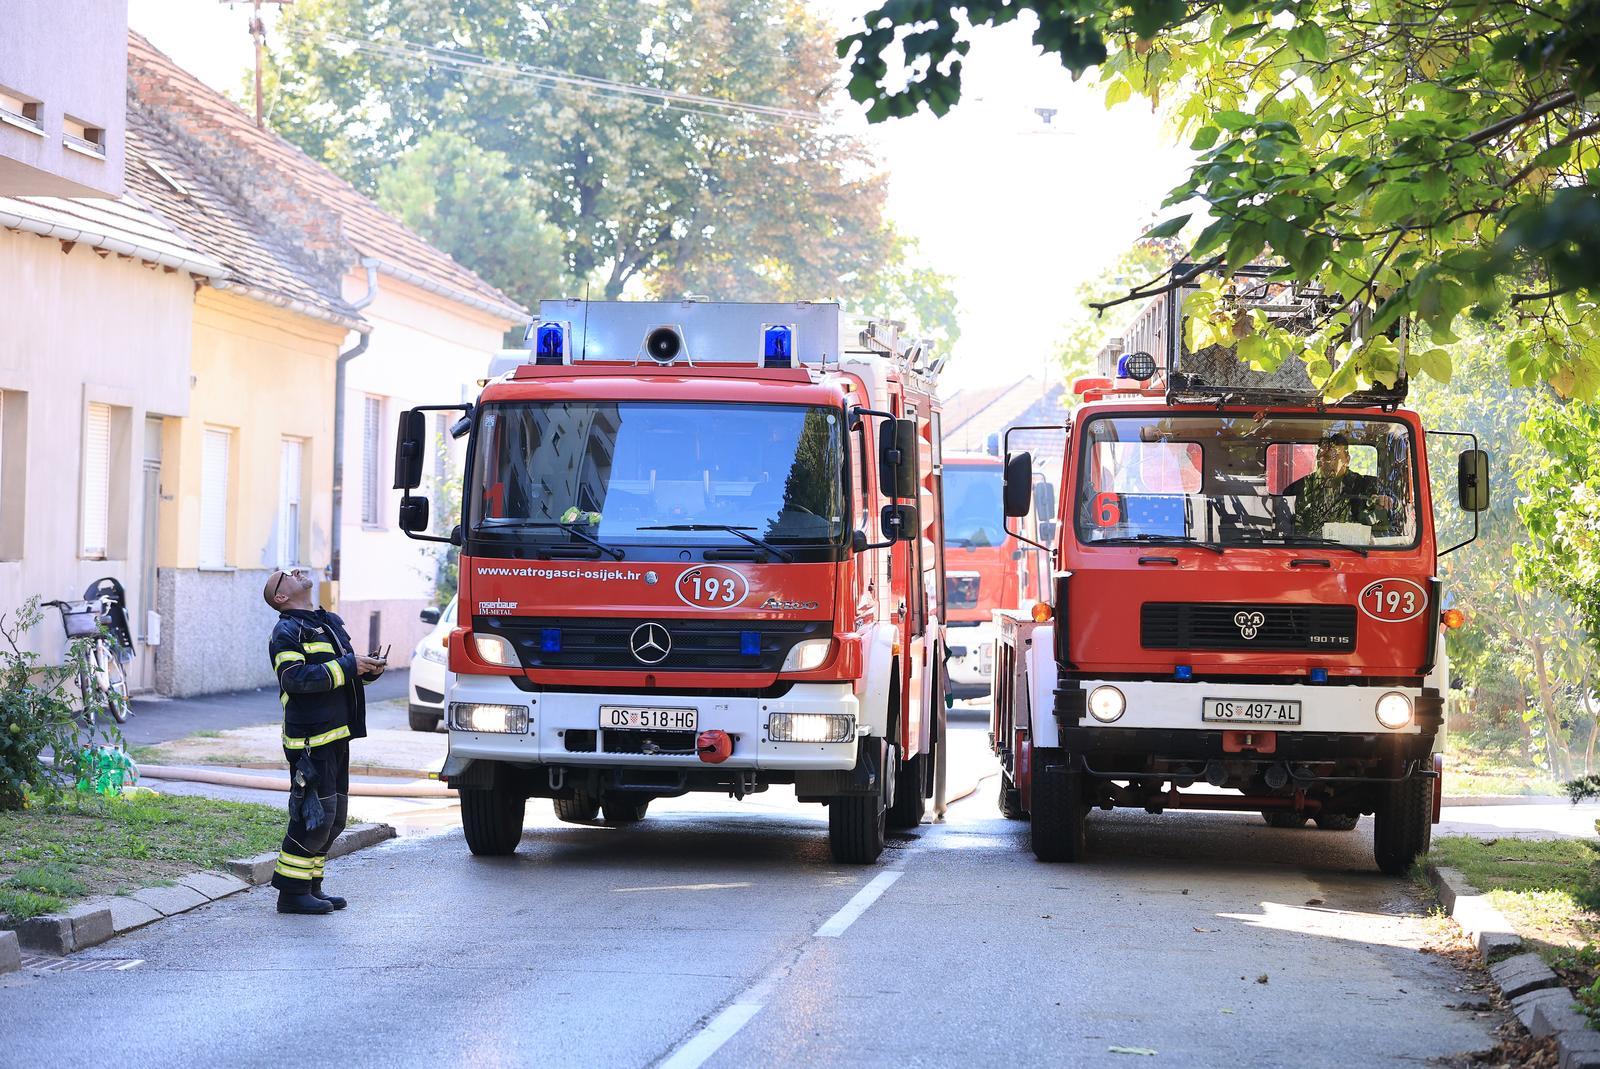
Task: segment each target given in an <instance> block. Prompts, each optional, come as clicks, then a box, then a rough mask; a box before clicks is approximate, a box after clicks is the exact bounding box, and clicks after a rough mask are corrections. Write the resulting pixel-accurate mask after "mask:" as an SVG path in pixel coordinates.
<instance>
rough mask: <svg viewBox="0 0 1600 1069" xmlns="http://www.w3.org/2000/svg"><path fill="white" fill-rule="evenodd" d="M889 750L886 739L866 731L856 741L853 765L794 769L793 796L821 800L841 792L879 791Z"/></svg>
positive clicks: (802, 799)
mask: <svg viewBox="0 0 1600 1069" xmlns="http://www.w3.org/2000/svg"><path fill="white" fill-rule="evenodd" d="M888 750H889V744H888V742H887V741H885V740H884V739H880V738H877V737H875V736H871V735H869V736H867V737H865V738H863V739H861V740H860V741H859V742H857V743H856V765H855V767H854V768H852V769H849V770H848V771H841V772H796V773H795V777H794V793H795V797H796V799H798V800H799V801H802V802H822V801H826V800H827V799H829V798H834V797H837V796H839V795H843V794H876V793H878V791H880V790H881V789H882V786H883V782H882V781H883V769H884V767H885V766H886V765H887V761H886V755H887V753H888ZM891 774H892V773H891ZM891 797H892V795H891Z"/></svg>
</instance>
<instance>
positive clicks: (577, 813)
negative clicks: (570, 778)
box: [555, 794, 600, 824]
mask: <svg viewBox="0 0 1600 1069" xmlns="http://www.w3.org/2000/svg"><path fill="white" fill-rule="evenodd" d="M555 804H556V816H557V817H558V818H560V819H561V820H564V821H566V822H567V823H568V824H588V823H591V822H592V821H593V820H594V818H595V817H597V816H599V815H600V799H598V798H591V797H589V796H588V795H587V794H574V795H573V796H572V797H571V798H557V799H556V800H555Z"/></svg>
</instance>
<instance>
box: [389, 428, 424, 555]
mask: <svg viewBox="0 0 1600 1069" xmlns="http://www.w3.org/2000/svg"><path fill="white" fill-rule="evenodd" d="M427 444H428V420H427V417H425V416H424V415H423V414H422V413H421V412H418V411H417V410H416V409H414V408H408V409H406V410H405V411H404V412H402V413H400V425H399V427H398V428H397V429H396V431H395V435H394V488H395V489H396V490H415V489H416V488H417V487H419V486H421V485H422V458H423V455H424V454H425V453H426V452H427ZM404 514H405V507H404V506H403V505H402V506H401V515H402V517H403V516H404ZM423 515H424V517H426V515H427V513H426V510H424V513H423ZM400 526H401V528H403V529H405V530H408V531H410V530H417V531H420V530H422V529H423V528H425V527H427V526H428V523H427V520H426V519H424V520H423V522H422V525H421V526H420V527H415V528H412V527H406V525H405V521H404V519H402V520H401V522H400Z"/></svg>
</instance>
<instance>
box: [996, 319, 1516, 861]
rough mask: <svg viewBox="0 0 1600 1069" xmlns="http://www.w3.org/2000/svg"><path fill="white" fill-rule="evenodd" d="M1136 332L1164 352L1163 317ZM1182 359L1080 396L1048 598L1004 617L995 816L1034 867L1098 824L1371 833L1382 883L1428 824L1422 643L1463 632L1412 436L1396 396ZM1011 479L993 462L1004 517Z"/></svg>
mask: <svg viewBox="0 0 1600 1069" xmlns="http://www.w3.org/2000/svg"><path fill="white" fill-rule="evenodd" d="M1265 299H1270V300H1272V301H1273V302H1274V307H1284V306H1285V305H1286V304H1287V303H1288V302H1287V299H1286V298H1285V296H1284V295H1282V294H1281V293H1272V294H1271V295H1270V296H1269V297H1267V298H1265ZM1174 303H1176V302H1174ZM1156 314H1157V315H1162V316H1166V315H1171V317H1172V318H1171V319H1170V320H1169V321H1168V325H1169V326H1170V327H1171V328H1172V330H1171V333H1170V334H1169V336H1170V337H1174V338H1179V337H1181V330H1180V329H1179V326H1178V324H1179V318H1180V317H1179V314H1178V312H1177V310H1176V309H1175V308H1174V307H1170V306H1169V307H1165V308H1158V309H1157V310H1156ZM1189 355H1192V354H1187V353H1186V352H1184V351H1182V350H1181V348H1180V347H1178V346H1176V345H1175V346H1174V347H1173V349H1172V350H1170V351H1169V353H1168V360H1169V362H1168V363H1167V364H1166V365H1165V367H1164V368H1163V367H1160V366H1158V364H1157V362H1156V361H1155V359H1154V358H1153V356H1151V355H1150V354H1148V353H1144V352H1138V353H1136V354H1130V355H1129V356H1125V357H1124V363H1123V370H1122V373H1121V374H1120V375H1118V376H1117V377H1115V378H1101V379H1096V380H1087V381H1082V382H1080V383H1079V384H1078V387H1077V390H1078V393H1079V396H1080V397H1081V399H1082V403H1081V404H1080V405H1079V406H1078V407H1077V408H1076V409H1075V411H1074V413H1073V415H1072V418H1071V421H1070V425H1069V426H1068V427H1067V428H1064V429H1063V430H1064V433H1065V434H1066V436H1067V448H1066V455H1065V458H1064V461H1063V471H1062V480H1061V486H1062V488H1063V490H1062V493H1061V495H1060V496H1061V502H1060V507H1059V511H1058V513H1057V515H1056V517H1055V518H1056V519H1057V521H1058V535H1057V540H1056V545H1055V547H1054V548H1055V561H1056V572H1055V578H1054V590H1053V596H1052V598H1051V602H1050V604H1049V605H1048V606H1047V607H1041V611H1038V612H1035V613H1032V614H1029V615H1028V616H1026V617H1024V616H1023V615H1021V614H1011V615H1010V616H1003V617H1002V620H1001V627H1002V636H1001V652H1000V655H999V660H1000V662H1001V663H1000V664H999V666H998V667H997V673H998V674H999V676H1000V677H1003V678H997V681H996V694H997V698H996V710H995V714H994V716H995V723H994V737H995V740H996V748H997V750H998V751H999V753H1000V755H1001V759H1002V763H1003V764H1004V766H1005V783H1004V784H1003V786H1002V797H1001V802H1002V808H1003V809H1005V810H1006V811H1007V812H1008V815H1013V816H1022V815H1027V816H1028V817H1029V818H1030V820H1031V821H1032V831H1033V848H1034V851H1035V853H1036V854H1037V855H1038V856H1039V857H1040V858H1041V859H1044V860H1078V859H1079V858H1081V857H1082V856H1083V853H1084V850H1085V848H1086V842H1087V840H1086V837H1085V823H1086V820H1087V818H1088V815H1089V813H1090V812H1091V811H1092V810H1093V809H1096V808H1101V809H1110V808H1114V807H1118V806H1122V807H1131V808H1139V809H1144V810H1146V811H1149V812H1153V813H1155V812H1161V811H1163V810H1166V809H1181V808H1198V809H1212V810H1242V811H1250V812H1259V813H1261V814H1262V816H1263V818H1264V819H1265V820H1267V822H1268V823H1270V824H1273V825H1274V826H1277V827H1285V828H1294V827H1301V826H1304V825H1306V824H1307V823H1308V822H1315V823H1316V824H1317V825H1318V826H1319V827H1320V828H1323V829H1327V830H1349V829H1351V828H1353V827H1355V825H1356V822H1357V821H1358V820H1359V819H1360V818H1361V816H1363V815H1366V814H1371V815H1373V817H1374V818H1375V853H1376V860H1377V863H1378V866H1379V868H1381V869H1382V870H1383V871H1385V872H1388V873H1395V874H1399V873H1403V872H1405V871H1406V870H1407V869H1409V867H1410V865H1411V862H1412V860H1413V859H1414V858H1415V857H1416V856H1417V855H1418V854H1420V853H1421V852H1423V851H1424V850H1426V849H1427V845H1428V841H1429V838H1430V829H1431V824H1432V822H1433V821H1435V820H1436V819H1437V812H1438V804H1439V799H1440V778H1439V770H1440V767H1441V763H1440V756H1439V755H1440V752H1441V750H1442V743H1443V734H1444V728H1445V702H1446V697H1447V693H1448V686H1449V674H1448V664H1447V660H1446V657H1445V652H1444V642H1443V634H1442V631H1443V629H1444V628H1445V627H1447V626H1452V625H1459V623H1460V619H1459V614H1455V613H1446V612H1445V611H1444V609H1445V597H1446V593H1445V591H1443V590H1442V588H1441V585H1440V582H1439V580H1438V578H1437V577H1436V571H1437V560H1438V557H1439V555H1440V553H1441V552H1448V551H1450V550H1452V549H1455V548H1459V546H1441V545H1440V544H1439V541H1438V537H1437V533H1436V530H1437V525H1436V523H1435V512H1434V510H1435V507H1436V503H1435V502H1434V500H1433V497H1432V490H1431V482H1430V479H1429V476H1428V464H1429V461H1430V457H1429V454H1428V448H1427V447H1428V434H1427V432H1426V431H1425V428H1424V427H1423V425H1422V423H1421V421H1420V419H1419V418H1418V417H1417V415H1416V414H1415V413H1413V412H1409V411H1406V410H1405V409H1404V408H1402V407H1400V401H1402V400H1403V389H1401V390H1399V391H1397V390H1394V389H1387V390H1381V391H1375V392H1369V393H1367V394H1365V395H1358V396H1355V397H1351V398H1348V399H1345V400H1344V401H1341V402H1339V403H1336V404H1329V403H1326V402H1324V401H1323V400H1322V399H1321V397H1320V396H1312V391H1310V390H1309V384H1290V385H1288V386H1285V385H1284V384H1283V383H1281V382H1280V383H1269V384H1265V385H1262V384H1257V383H1254V382H1252V380H1251V374H1250V372H1249V369H1247V368H1235V370H1236V371H1237V372H1238V373H1239V374H1238V375H1237V376H1236V377H1235V379H1233V380H1223V381H1221V382H1219V381H1216V380H1219V379H1222V378H1223V377H1222V376H1221V375H1219V374H1218V372H1217V370H1216V364H1217V361H1218V360H1219V354H1216V353H1211V354H1207V356H1208V359H1209V360H1210V361H1211V365H1212V366H1211V367H1210V368H1209V369H1208V372H1207V374H1206V375H1200V374H1198V373H1194V374H1186V373H1185V372H1184V371H1182V370H1181V369H1182V363H1181V361H1182V359H1183V357H1184V356H1189ZM1130 363H1131V364H1132V365H1133V367H1132V369H1131V370H1130V368H1129V364H1130ZM1208 376H1209V377H1208ZM1152 380H1154V381H1152ZM1402 382H1403V380H1402ZM1435 462H1437V461H1435ZM1455 466H1456V467H1457V469H1458V474H1459V479H1458V493H1459V499H1460V500H1459V502H1458V503H1459V505H1460V506H1461V507H1462V508H1464V509H1467V510H1470V511H1473V512H1474V513H1475V512H1476V511H1478V510H1481V509H1482V508H1484V507H1486V506H1487V500H1488V479H1487V467H1486V460H1485V458H1484V455H1483V454H1482V453H1481V452H1479V451H1477V450H1476V449H1467V450H1464V451H1462V452H1461V454H1460V456H1459V458H1458V459H1456V460H1455ZM1030 469H1031V459H1030V458H1029V457H1028V456H1027V455H1026V454H1019V455H1015V456H1012V457H1011V458H1010V460H1009V462H1008V470H1007V473H1006V482H1007V486H1006V496H1007V502H1006V505H1007V511H1008V512H1009V513H1011V514H1013V515H1019V514H1022V513H1025V512H1026V511H1028V510H1029V509H1030V507H1031V505H1032V502H1031V501H1030V499H1029V495H1028V493H1027V492H1026V489H1025V488H1026V484H1027V483H1028V481H1029V480H1030V478H1031V470H1030Z"/></svg>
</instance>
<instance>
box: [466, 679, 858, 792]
mask: <svg viewBox="0 0 1600 1069" xmlns="http://www.w3.org/2000/svg"><path fill="white" fill-rule="evenodd" d="M447 699H448V701H447V705H448V703H449V702H486V703H494V704H501V705H521V706H525V707H526V708H527V709H528V731H527V732H526V733H524V734H495V733H489V732H471V731H462V730H459V729H457V728H456V727H454V726H453V725H450V724H449V718H448V716H447V717H446V723H447V726H449V727H450V757H451V760H452V761H455V760H457V759H461V760H467V761H507V762H511V763H514V764H524V765H562V766H567V767H591V768H650V769H674V768H678V769H707V768H716V769H724V770H737V769H755V770H763V769H765V770H773V771H779V770H782V771H819V772H821V771H844V770H848V769H852V768H854V767H855V765H856V754H857V742H856V738H855V737H854V736H852V737H851V738H849V739H847V740H845V741H843V742H834V743H789V742H771V741H769V740H768V738H767V732H766V725H767V718H768V716H770V715H771V714H772V713H845V714H848V715H849V716H850V717H852V718H853V719H854V720H855V721H856V722H857V724H859V723H860V703H859V702H858V701H857V699H856V696H855V692H854V689H853V688H852V687H851V685H850V684H848V683H799V684H796V685H795V686H794V687H793V688H791V689H790V691H789V692H788V693H787V694H785V695H784V696H783V697H782V698H730V697H724V696H714V697H702V696H696V695H690V694H669V695H664V694H634V693H618V692H586V693H565V692H550V691H544V692H536V693H531V694H530V693H528V692H526V691H523V690H520V689H518V688H517V686H516V685H515V684H514V683H512V682H511V680H510V679H508V678H506V677H504V676H468V675H459V674H458V675H456V676H455V677H454V678H453V680H452V683H451V686H450V690H449V692H448V694H447ZM602 705H630V706H644V707H650V708H671V709H694V710H696V712H697V720H698V724H699V730H700V731H708V730H712V729H720V730H722V731H725V732H727V733H728V734H729V736H731V737H732V739H733V754H732V756H730V757H729V758H728V759H727V760H726V761H723V762H721V763H720V764H717V765H708V764H706V763H705V762H703V761H701V760H700V758H699V757H697V756H696V755H695V754H692V753H652V754H641V753H610V752H606V740H605V732H603V731H599V730H598V728H599V723H600V706H602ZM857 730H858V732H859V730H860V729H859V728H858V729H857ZM569 733H572V735H571V738H570V739H569V737H568V736H569ZM624 734H633V733H624ZM570 747H578V748H576V749H575V748H570Z"/></svg>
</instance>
